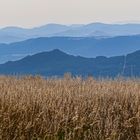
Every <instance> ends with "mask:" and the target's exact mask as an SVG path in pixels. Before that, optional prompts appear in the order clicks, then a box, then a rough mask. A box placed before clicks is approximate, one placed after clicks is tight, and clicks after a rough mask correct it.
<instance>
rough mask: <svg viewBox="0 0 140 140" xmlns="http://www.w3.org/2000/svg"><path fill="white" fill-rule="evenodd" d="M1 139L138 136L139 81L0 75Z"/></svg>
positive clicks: (121, 139) (133, 139) (124, 139)
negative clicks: (46, 78)
mask: <svg viewBox="0 0 140 140" xmlns="http://www.w3.org/2000/svg"><path fill="white" fill-rule="evenodd" d="M0 140H140V80H138V79H132V80H124V79H116V80H109V79H108V80H94V79H92V78H88V79H85V80H83V79H81V78H80V77H77V78H70V77H69V76H66V77H65V78H63V79H59V78H58V79H55V78H52V79H48V80H45V79H43V78H40V77H31V76H29V77H20V78H16V77H5V76H1V77H0Z"/></svg>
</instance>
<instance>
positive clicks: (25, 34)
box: [0, 23, 140, 43]
mask: <svg viewBox="0 0 140 140" xmlns="http://www.w3.org/2000/svg"><path fill="white" fill-rule="evenodd" d="M138 34H140V24H104V23H91V24H87V25H83V24H75V25H69V26H68V25H60V24H47V25H45V26H41V27H36V28H31V29H24V28H19V27H6V28H3V29H0V43H13V42H19V41H23V40H27V39H30V38H38V37H54V36H55V37H56V36H61V37H95V38H108V37H115V36H128V35H138Z"/></svg>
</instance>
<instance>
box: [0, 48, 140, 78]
mask: <svg viewBox="0 0 140 140" xmlns="http://www.w3.org/2000/svg"><path fill="white" fill-rule="evenodd" d="M139 60H140V51H136V52H134V53H131V54H128V55H126V56H117V57H109V58H107V57H103V56H100V57H96V58H84V57H80V56H73V55H68V54H66V53H64V52H62V51H60V50H53V51H50V52H42V53H38V54H35V55H32V56H27V57H25V58H23V59H21V60H19V61H15V62H11V61H10V62H7V63H5V64H1V65H0V74H8V75H10V74H11V75H13V74H14V75H25V74H32V75H35V74H39V75H43V76H62V75H63V74H64V73H66V72H71V73H72V74H73V75H82V76H88V75H93V76H95V77H115V76H118V75H122V76H137V77H139V76H140V62H139Z"/></svg>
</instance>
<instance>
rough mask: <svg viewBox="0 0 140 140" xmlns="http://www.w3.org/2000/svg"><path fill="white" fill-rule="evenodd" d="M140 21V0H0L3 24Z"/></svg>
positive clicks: (1, 22)
mask: <svg viewBox="0 0 140 140" xmlns="http://www.w3.org/2000/svg"><path fill="white" fill-rule="evenodd" d="M120 21H126V22H130V21H133V22H135V21H137V22H138V21H140V0H0V27H3V26H8V25H11V26H13V25H16V26H17V25H18V26H22V27H32V26H38V25H43V24H47V23H61V24H72V23H91V22H106V23H112V22H120Z"/></svg>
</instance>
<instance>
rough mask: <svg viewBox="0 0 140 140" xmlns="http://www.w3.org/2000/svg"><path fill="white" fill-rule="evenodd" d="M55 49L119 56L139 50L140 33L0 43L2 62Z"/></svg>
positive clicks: (90, 56) (91, 56)
mask: <svg viewBox="0 0 140 140" xmlns="http://www.w3.org/2000/svg"><path fill="white" fill-rule="evenodd" d="M54 49H59V50H61V51H64V52H66V53H68V54H71V55H76V56H77V55H80V56H82V57H88V58H93V57H96V56H107V57H111V56H119V55H125V54H128V53H131V52H134V51H137V50H139V49H140V35H134V36H118V37H113V38H102V39H97V38H96V39H95V38H94V37H49V38H48V37H44V38H37V39H29V40H26V41H22V42H17V43H11V44H0V63H1V64H2V63H4V62H6V61H10V60H18V59H21V58H23V57H25V56H27V55H31V54H36V53H39V52H44V51H51V50H54Z"/></svg>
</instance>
